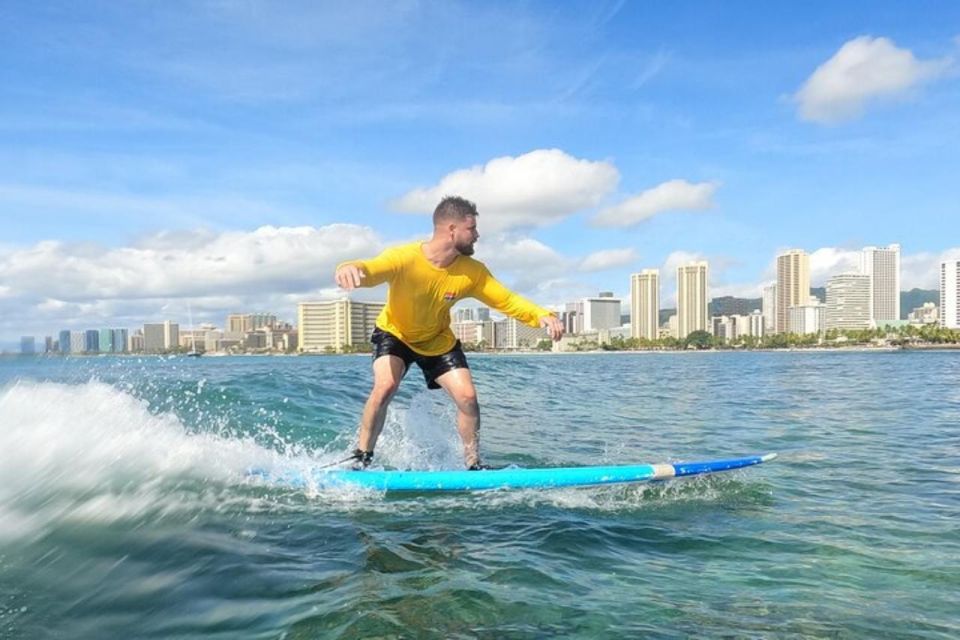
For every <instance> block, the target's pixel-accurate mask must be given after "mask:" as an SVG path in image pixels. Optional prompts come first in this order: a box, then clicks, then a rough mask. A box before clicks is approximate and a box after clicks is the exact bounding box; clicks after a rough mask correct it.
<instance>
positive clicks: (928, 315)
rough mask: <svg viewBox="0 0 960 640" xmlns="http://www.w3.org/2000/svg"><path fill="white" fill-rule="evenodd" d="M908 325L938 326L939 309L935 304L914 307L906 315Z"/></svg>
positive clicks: (929, 303)
mask: <svg viewBox="0 0 960 640" xmlns="http://www.w3.org/2000/svg"><path fill="white" fill-rule="evenodd" d="M907 322H909V323H910V324H918V325H923V324H940V309H939V307H937V303H935V302H924V303H923V306H922V307H916V308H915V309H913V311H911V312H910V313H908V314H907Z"/></svg>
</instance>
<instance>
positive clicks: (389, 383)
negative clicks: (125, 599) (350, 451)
mask: <svg viewBox="0 0 960 640" xmlns="http://www.w3.org/2000/svg"><path fill="white" fill-rule="evenodd" d="M405 373H406V367H405V366H404V364H403V359H401V358H398V357H397V356H391V355H385V356H380V357H379V358H377V359H376V360H374V361H373V389H372V390H371V391H370V397H368V398H367V403H366V404H365V405H364V406H363V415H362V416H361V418H360V434H359V436H358V447H359V449H360V450H361V451H373V448H374V446H376V444H377V438H379V437H380V432H381V431H383V423H384V421H385V420H386V419H387V407H388V406H390V401H391V400H392V399H393V396H394V394H396V392H397V388H398V387H399V386H400V381H401V380H403V376H404V374H405Z"/></svg>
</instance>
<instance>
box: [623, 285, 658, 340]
mask: <svg viewBox="0 0 960 640" xmlns="http://www.w3.org/2000/svg"><path fill="white" fill-rule="evenodd" d="M659 333H660V270H659V269H644V270H643V271H641V272H640V273H634V274H631V276H630V335H631V336H632V337H634V338H644V339H646V340H656V339H657V337H658V336H659Z"/></svg>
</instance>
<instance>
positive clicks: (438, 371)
mask: <svg viewBox="0 0 960 640" xmlns="http://www.w3.org/2000/svg"><path fill="white" fill-rule="evenodd" d="M370 342H371V343H372V344H373V359H374V360H376V359H377V358H379V357H380V356H397V357H398V358H400V359H401V360H403V366H404V370H403V374H404V375H406V374H407V371H408V370H409V369H410V365H411V364H413V363H414V362H416V363H417V366H418V367H420V370H421V371H423V377H424V379H425V380H426V381H427V388H428V389H439V388H440V385H438V384H437V378H439V377H440V376H442V375H443V374H445V373H446V372H447V371H453V370H454V369H469V368H470V366H469V365H468V364H467V356H466V355H464V353H463V348H462V347H461V346H460V341H459V340H457V344H455V345H453V348H452V349H450V351H447V352H446V353H441V354H440V355H438V356H425V355H422V354H419V353H417V352H416V351H414V350H413V349H411V348H410V347H409V346H407V344H406V343H405V342H404V341H403V340H401V339H400V338H398V337H397V336H395V335H393V334H392V333H389V332H387V331H384V330H383V329H381V328H380V327H377V328H376V329H374V330H373V335H372V336H370Z"/></svg>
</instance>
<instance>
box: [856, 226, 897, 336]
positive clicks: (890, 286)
mask: <svg viewBox="0 0 960 640" xmlns="http://www.w3.org/2000/svg"><path fill="white" fill-rule="evenodd" d="M860 273H863V274H866V275H868V276H870V319H871V320H873V322H874V325H875V326H877V327H882V326H884V325H885V324H887V323H889V322H899V321H900V245H899V244H891V245H890V246H889V247H865V248H864V249H863V251H862V252H861V254H860Z"/></svg>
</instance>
